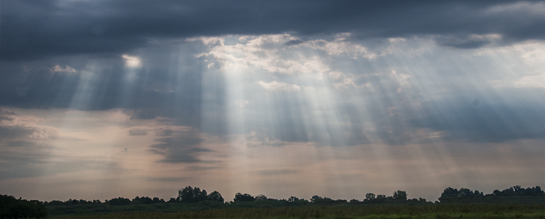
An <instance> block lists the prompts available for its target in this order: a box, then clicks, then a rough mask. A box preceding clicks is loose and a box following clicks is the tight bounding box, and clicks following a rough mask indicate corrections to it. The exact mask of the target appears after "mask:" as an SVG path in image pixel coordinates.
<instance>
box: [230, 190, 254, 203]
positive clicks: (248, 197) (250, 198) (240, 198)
mask: <svg viewBox="0 0 545 219" xmlns="http://www.w3.org/2000/svg"><path fill="white" fill-rule="evenodd" d="M233 201H234V202H250V201H255V198H254V197H253V196H251V195H250V194H247V193H245V194H244V195H243V194H241V193H240V192H239V193H237V194H236V195H235V199H234V200H233Z"/></svg>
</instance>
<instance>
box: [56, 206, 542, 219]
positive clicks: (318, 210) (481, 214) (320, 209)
mask: <svg viewBox="0 0 545 219" xmlns="http://www.w3.org/2000/svg"><path fill="white" fill-rule="evenodd" d="M50 218H55V219H65V218H66V219H68V218H73V219H110V218H111V219H113V218H127V219H128V218H133V219H144V218H146V219H147V218H151V219H155V218H157V219H159V218H164V219H170V218H172V219H174V218H176V219H179V218H257V219H267V218H271V219H272V218H278V219H281V218H282V219H283V218H331V219H341V218H344V219H349V218H350V219H352V218H353V219H372V218H373V219H379V218H383V219H397V218H399V219H401V218H404V219H409V218H414V219H417V218H423V219H424V218H426V219H427V218H429V219H431V218H433V219H440V218H475V219H476V218H483V219H486V218H490V219H503V218H536V219H537V218H539V219H545V205H543V204H525V205H521V204H440V205H421V206H401V205H398V206H396V205H389V206H386V205H372V206H368V205H367V206H365V205H359V206H301V207H269V208H235V209H209V210H199V211H181V212H114V213H106V214H93V215H63V216H53V217H50Z"/></svg>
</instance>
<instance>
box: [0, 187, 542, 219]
mask: <svg viewBox="0 0 545 219" xmlns="http://www.w3.org/2000/svg"><path fill="white" fill-rule="evenodd" d="M517 198H518V199H517ZM520 198H525V200H526V201H528V200H530V202H532V203H535V202H538V203H545V193H544V192H543V190H541V187H539V186H535V187H529V188H522V187H521V186H513V187H510V188H508V189H504V190H501V191H500V190H494V191H493V192H492V193H490V194H484V193H482V192H480V191H478V190H474V191H472V190H470V189H467V188H460V189H455V188H451V187H448V188H446V189H444V191H443V193H442V194H441V196H440V197H439V201H436V202H435V203H433V202H430V201H427V200H426V199H423V198H418V199H416V198H413V199H409V198H408V195H407V192H405V191H402V190H397V191H395V192H393V194H392V195H391V196H386V195H383V194H377V195H375V194H374V193H367V194H365V198H364V199H363V200H357V199H352V200H350V201H347V200H344V199H336V200H334V199H331V198H328V197H321V196H318V195H314V196H312V197H311V198H310V199H309V200H306V199H302V198H297V197H295V196H291V197H290V198H288V199H280V200H279V199H273V198H268V197H267V196H265V195H262V194H260V195H257V196H253V195H250V194H247V193H244V194H242V193H237V194H235V197H234V199H233V200H232V201H227V202H226V201H225V199H224V198H223V196H222V195H221V194H220V193H219V192H217V191H213V192H211V193H208V192H207V191H206V190H204V189H200V188H199V187H191V186H187V187H185V188H183V189H180V190H179V191H178V196H177V197H175V198H170V199H169V200H168V201H165V200H164V199H161V198H158V197H154V198H150V197H146V196H142V197H139V196H136V197H135V198H133V199H132V200H131V199H128V198H123V197H117V198H112V199H110V200H105V201H104V202H102V201H100V200H92V201H86V200H82V199H80V200H76V199H69V200H67V201H58V200H54V201H50V202H47V201H46V202H41V201H38V200H30V201H27V200H24V199H21V198H19V199H16V198H15V197H13V196H8V195H0V218H21V217H23V218H24V217H36V218H40V217H45V216H47V211H46V207H55V206H58V207H60V206H74V207H77V206H122V205H135V206H136V205H153V204H155V205H159V206H161V205H162V204H170V205H178V204H184V203H185V204H189V203H203V204H205V205H207V206H215V207H219V208H223V207H237V206H239V207H259V206H261V205H262V204H265V205H268V206H302V205H318V206H320V205H336V204H344V203H346V204H347V205H352V204H442V203H453V202H458V203H480V202H496V203H497V202H502V201H505V200H509V199H516V200H521V199H520ZM213 203H215V204H213ZM251 203H255V204H251ZM222 206H223V207H222Z"/></svg>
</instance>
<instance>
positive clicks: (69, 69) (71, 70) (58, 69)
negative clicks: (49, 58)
mask: <svg viewBox="0 0 545 219" xmlns="http://www.w3.org/2000/svg"><path fill="white" fill-rule="evenodd" d="M51 72H65V73H76V72H78V71H76V69H74V68H72V67H70V66H68V65H67V66H65V67H64V68H63V67H61V66H60V65H55V66H54V67H53V68H52V69H51Z"/></svg>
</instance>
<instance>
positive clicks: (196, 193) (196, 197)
mask: <svg viewBox="0 0 545 219" xmlns="http://www.w3.org/2000/svg"><path fill="white" fill-rule="evenodd" d="M207 198H208V194H207V192H206V190H204V189H203V190H202V191H201V189H200V188H199V187H195V188H192V187H191V186H188V187H185V188H184V189H182V190H180V191H178V199H177V200H178V201H179V202H186V203H194V202H200V201H205V200H207Z"/></svg>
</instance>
